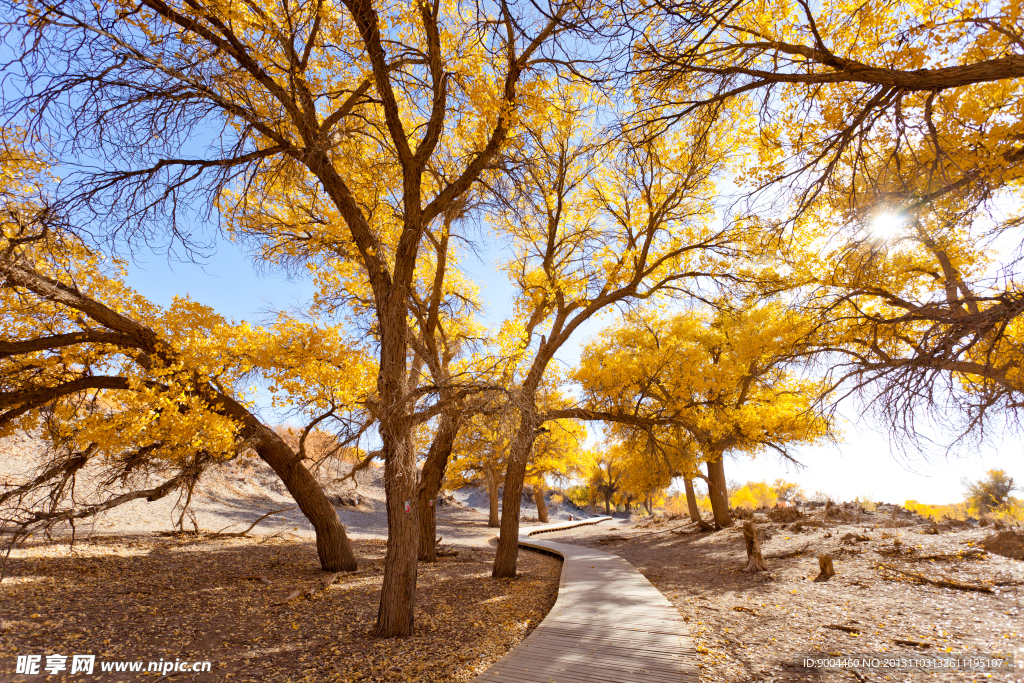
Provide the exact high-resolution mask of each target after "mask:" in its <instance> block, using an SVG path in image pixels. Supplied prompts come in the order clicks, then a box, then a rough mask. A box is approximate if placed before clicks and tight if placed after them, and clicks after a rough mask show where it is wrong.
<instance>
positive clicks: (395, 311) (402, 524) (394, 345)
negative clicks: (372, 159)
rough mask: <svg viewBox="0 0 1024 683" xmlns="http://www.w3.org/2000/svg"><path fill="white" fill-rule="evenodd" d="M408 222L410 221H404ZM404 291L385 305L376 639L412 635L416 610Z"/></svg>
mask: <svg viewBox="0 0 1024 683" xmlns="http://www.w3.org/2000/svg"><path fill="white" fill-rule="evenodd" d="M406 220H409V217H408V216H407V217H406ZM406 299H407V294H406V290H405V288H403V287H402V286H398V285H397V284H396V286H395V287H394V288H392V289H391V291H390V292H388V293H387V298H386V300H384V301H381V297H378V314H377V319H378V323H379V326H380V330H381V336H380V370H379V374H378V376H377V392H378V394H379V396H380V405H381V406H382V407H383V414H382V415H381V416H380V420H379V422H378V425H379V427H378V430H379V432H380V437H381V446H382V450H383V453H384V494H385V500H386V507H387V511H388V542H387V550H386V551H385V553H384V580H383V582H382V584H381V590H380V605H379V607H378V610H377V623H376V624H375V625H374V627H373V631H372V632H373V634H374V635H377V636H384V637H390V638H393V637H398V636H408V635H411V634H412V625H413V615H414V613H415V607H416V566H417V557H418V555H419V553H418V549H419V540H420V528H419V495H418V493H419V491H418V488H419V486H418V484H419V482H418V473H417V468H416V452H415V450H414V448H413V444H412V420H411V419H410V416H409V410H410V405H409V404H408V403H407V402H406V400H405V398H406V391H407V387H406V372H407V362H408V359H407V351H408V344H407V339H406V321H405V315H406Z"/></svg>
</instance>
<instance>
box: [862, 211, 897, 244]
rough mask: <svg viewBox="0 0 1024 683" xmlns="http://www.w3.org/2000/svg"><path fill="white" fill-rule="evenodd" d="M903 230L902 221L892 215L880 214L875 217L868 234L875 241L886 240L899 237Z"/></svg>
mask: <svg viewBox="0 0 1024 683" xmlns="http://www.w3.org/2000/svg"><path fill="white" fill-rule="evenodd" d="M902 230H903V219H902V218H901V217H900V216H898V215H896V214H893V213H880V214H878V215H877V216H875V217H874V218H873V219H872V221H871V225H870V227H869V228H868V232H869V233H871V236H872V237H874V238H876V239H881V240H886V239H891V238H893V237H896V236H897V235H899V233H900V232H901V231H902Z"/></svg>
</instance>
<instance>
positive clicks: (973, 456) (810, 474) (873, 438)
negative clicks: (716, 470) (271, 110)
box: [128, 239, 1024, 504]
mask: <svg viewBox="0 0 1024 683" xmlns="http://www.w3.org/2000/svg"><path fill="white" fill-rule="evenodd" d="M482 242H484V243H486V244H488V245H490V247H489V250H485V251H484V252H483V253H482V254H481V255H480V259H468V260H466V261H464V264H465V266H466V268H467V270H468V271H469V272H470V274H471V275H473V276H474V277H475V279H476V280H477V282H478V283H479V284H480V285H481V297H482V298H483V300H484V301H485V302H486V305H487V310H486V314H485V321H486V322H487V323H488V324H495V325H496V324H498V323H499V322H500V321H501V320H502V319H503V318H504V316H505V315H506V314H507V312H508V311H509V310H510V308H511V302H512V295H513V288H512V286H511V284H510V283H509V282H508V280H507V279H506V277H505V276H504V274H503V273H500V272H499V271H497V270H496V269H495V268H494V263H495V261H496V260H497V259H498V258H499V257H500V256H501V253H500V250H501V246H500V244H498V243H497V242H495V241H493V240H487V239H484V240H482ZM128 282H129V284H130V285H131V286H132V287H134V288H135V289H137V290H138V291H139V293H141V294H143V295H145V296H146V297H147V298H149V299H150V300H151V301H153V302H154V303H157V304H160V305H163V306H166V305H168V304H169V303H170V302H171V299H172V297H173V296H174V295H176V294H177V295H185V294H188V295H189V296H191V297H192V298H193V299H194V300H196V301H198V302H200V303H203V304H207V305H209V306H212V307H213V308H214V309H215V310H217V311H218V312H219V313H220V314H222V315H224V316H227V317H229V318H234V319H235V320H248V321H250V322H259V321H260V320H262V319H264V318H265V317H266V314H267V312H268V311H276V310H281V309H288V308H294V307H302V306H303V305H304V303H305V302H308V301H309V300H310V298H311V297H312V294H313V287H312V285H311V284H310V283H309V282H307V281H304V280H301V279H289V278H287V277H283V276H280V275H275V274H271V273H264V272H259V271H258V270H257V268H256V267H255V266H254V262H253V261H252V260H251V258H250V257H249V256H248V255H247V254H245V253H244V252H243V251H242V250H241V249H240V248H239V247H238V246H237V245H235V244H233V243H231V242H229V241H227V240H224V239H221V240H219V241H218V242H217V247H216V251H214V252H213V253H211V254H210V255H209V258H208V259H207V260H206V262H205V264H204V265H201V266H200V265H196V264H192V263H181V262H173V261H170V262H169V261H168V259H167V258H166V257H165V256H162V255H158V254H144V253H141V252H139V253H138V254H136V258H135V261H134V263H133V264H132V266H131V267H130V270H129V278H128ZM601 327H602V323H600V322H595V323H591V324H589V325H588V326H586V327H585V328H583V329H581V330H580V332H581V334H580V335H579V337H578V338H576V339H575V340H573V341H572V342H570V344H569V345H567V347H566V348H564V349H563V350H562V352H561V353H560V354H559V361H560V362H561V363H563V364H564V365H567V366H571V365H573V364H574V363H575V362H576V360H577V359H578V358H579V353H580V350H581V348H582V347H583V345H585V343H586V342H587V340H588V339H589V338H590V337H592V336H593V335H595V334H596V333H597V332H598V331H599V330H600V329H601ZM842 412H843V414H844V418H845V424H844V425H843V432H844V435H845V442H844V443H842V444H839V445H835V446H832V445H830V446H821V447H815V448H804V449H801V450H800V451H799V452H798V453H799V454H798V457H799V459H800V460H801V461H802V462H803V463H804V465H806V469H803V470H799V471H798V470H796V469H795V468H794V467H793V466H792V465H789V466H788V467H787V465H785V464H782V463H780V462H779V461H778V460H777V459H776V458H773V457H770V456H762V457H760V458H757V459H754V460H751V459H749V458H746V457H738V458H734V459H731V460H729V461H728V462H727V464H726V476H727V477H728V478H729V479H730V480H736V481H740V482H743V481H748V480H751V481H760V480H765V479H766V480H768V481H771V480H773V479H775V478H778V477H782V478H785V479H788V480H790V481H796V482H797V483H799V484H800V485H801V486H803V487H804V489H805V490H806V491H807V493H813V492H814V491H817V490H821V491H825V492H827V493H829V494H831V495H832V496H834V497H835V498H836V499H837V500H850V499H853V498H854V497H856V496H862V497H869V498H871V499H874V500H877V501H885V502H895V503H903V502H904V501H906V500H908V499H914V500H918V501H920V502H925V503H935V504H938V503H950V502H956V501H959V500H961V499H962V494H963V486H962V484H961V479H962V478H963V477H965V476H966V477H970V478H972V479H975V478H978V477H980V476H982V475H983V474H984V472H985V471H987V470H989V469H993V468H999V469H1005V470H1007V471H1008V472H1009V473H1010V475H1011V476H1013V477H1014V479H1016V480H1017V481H1018V482H1019V483H1020V484H1022V485H1024V457H1022V448H1021V444H1020V441H1019V439H1018V438H1017V437H1016V436H1014V435H1010V436H1006V437H1002V436H998V435H997V436H996V437H994V438H993V439H992V440H991V442H990V443H987V444H984V445H983V446H981V447H977V448H973V447H972V448H965V449H962V450H963V451H964V452H962V453H961V454H960V455H959V456H958V457H947V456H946V455H945V454H943V453H941V452H940V453H939V454H932V455H931V456H930V457H928V458H925V457H924V456H922V455H921V454H917V453H909V454H900V453H899V451H898V450H897V449H895V448H894V446H893V445H892V444H891V443H890V442H889V439H888V437H887V436H886V435H885V434H883V433H881V432H880V431H879V430H878V428H877V426H876V425H874V424H873V423H872V421H871V420H870V418H869V417H862V416H859V415H858V414H857V410H856V408H855V406H853V405H852V404H850V405H844V406H843V410H842ZM263 413H264V417H271V418H272V416H271V415H268V414H267V411H266V410H264V411H263Z"/></svg>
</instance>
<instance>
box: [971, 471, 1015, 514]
mask: <svg viewBox="0 0 1024 683" xmlns="http://www.w3.org/2000/svg"><path fill="white" fill-rule="evenodd" d="M963 484H964V489H965V491H966V493H967V496H966V500H967V502H968V504H970V506H971V507H972V508H973V509H975V510H977V511H978V514H980V515H988V514H990V513H993V512H997V511H998V510H999V509H1000V508H1002V507H1004V506H1006V504H1007V503H1009V502H1010V501H1011V498H1010V494H1011V493H1013V491H1015V490H1016V489H1017V486H1016V484H1015V483H1014V481H1013V477H1011V476H1009V475H1008V474H1007V473H1006V471H1005V470H997V469H992V470H989V471H988V472H986V473H985V476H984V477H982V478H981V479H976V480H974V481H972V480H969V479H964V481H963Z"/></svg>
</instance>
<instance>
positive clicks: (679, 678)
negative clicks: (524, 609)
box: [475, 517, 700, 683]
mask: <svg viewBox="0 0 1024 683" xmlns="http://www.w3.org/2000/svg"><path fill="white" fill-rule="evenodd" d="M606 519H609V518H607V517H604V518H596V519H589V520H580V521H579V522H563V523H559V524H548V525H544V526H536V527H524V528H523V529H522V533H521V535H520V537H519V543H520V545H522V546H524V547H531V548H535V549H539V550H544V551H546V552H551V553H555V554H557V555H560V556H561V557H562V558H563V565H562V576H561V579H560V585H559V589H558V598H557V599H556V601H555V604H554V606H553V607H552V608H551V611H550V612H549V613H548V615H547V616H546V617H545V618H544V620H543V621H542V622H541V623H540V624H538V626H537V628H536V629H534V630H533V632H532V633H530V635H529V636H528V637H527V638H526V639H525V640H524V641H523V642H522V643H520V644H519V645H518V646H516V647H515V648H513V649H512V650H511V651H510V652H509V653H508V654H506V655H505V656H504V657H502V658H501V659H499V660H498V661H497V662H495V663H494V664H492V665H491V666H490V667H489V668H488V669H487V671H485V672H484V673H482V674H481V675H480V676H478V677H477V678H476V679H475V681H476V683H499V682H500V683H549V682H551V683H556V682H557V683H592V682H594V681H602V682H605V683H699V680H700V677H699V674H698V669H697V666H696V654H697V653H696V649H695V648H694V646H693V641H692V639H691V638H690V633H689V630H688V628H687V626H686V624H685V623H684V622H683V620H682V619H681V618H680V617H679V612H678V611H676V609H675V607H674V606H672V603H670V602H669V601H668V600H667V599H666V598H665V596H664V595H662V594H661V593H660V592H659V591H658V590H657V589H656V588H655V587H654V585H653V584H652V583H651V582H650V581H648V580H647V578H646V577H644V576H643V575H642V574H640V572H638V571H637V570H636V569H635V568H634V567H633V566H632V565H631V564H629V563H628V562H626V561H625V560H623V559H622V558H620V557H618V556H616V555H612V554H610V553H606V552H603V551H599V550H594V549H592V548H583V547H580V546H573V545H568V544H565V543H556V542H553V541H542V540H538V539H532V538H529V535H531V534H537V533H543V532H545V531H557V530H560V529H568V528H572V527H574V526H578V525H579V524H595V523H598V522H602V521H604V520H606Z"/></svg>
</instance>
